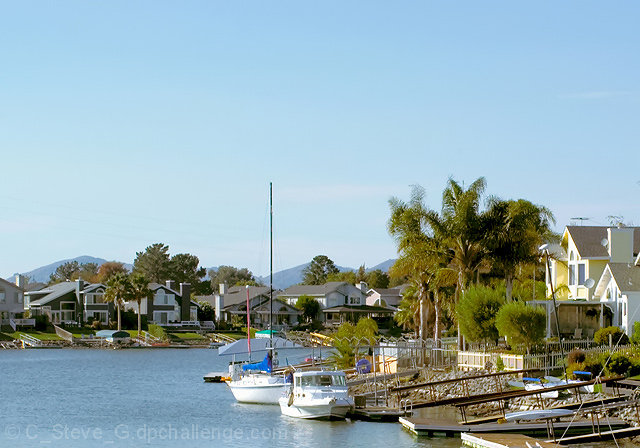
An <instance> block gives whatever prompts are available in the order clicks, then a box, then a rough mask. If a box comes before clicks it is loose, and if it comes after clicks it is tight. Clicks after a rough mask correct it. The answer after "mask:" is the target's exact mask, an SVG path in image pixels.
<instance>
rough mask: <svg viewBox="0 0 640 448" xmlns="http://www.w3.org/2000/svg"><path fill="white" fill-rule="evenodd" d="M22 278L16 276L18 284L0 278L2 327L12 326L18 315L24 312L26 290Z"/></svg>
mask: <svg viewBox="0 0 640 448" xmlns="http://www.w3.org/2000/svg"><path fill="white" fill-rule="evenodd" d="M21 279H22V278H21V277H20V276H16V283H15V284H14V283H11V282H8V281H6V280H4V279H2V278H0V317H1V319H2V325H10V320H11V319H14V318H15V316H16V314H19V313H22V312H24V290H23V289H22V285H21V284H20V283H21Z"/></svg>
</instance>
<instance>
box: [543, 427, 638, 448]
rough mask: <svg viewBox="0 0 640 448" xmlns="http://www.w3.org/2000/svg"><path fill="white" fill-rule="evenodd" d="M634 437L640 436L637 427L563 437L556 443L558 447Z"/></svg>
mask: <svg viewBox="0 0 640 448" xmlns="http://www.w3.org/2000/svg"><path fill="white" fill-rule="evenodd" d="M601 426H604V422H602V423H601ZM636 436H640V427H639V426H631V427H629V428H622V429H612V430H608V431H600V432H596V433H591V434H581V435H577V436H570V437H563V438H562V439H558V440H557V442H556V443H559V444H560V445H574V444H579V443H591V442H600V441H604V440H613V439H614V438H615V439H624V438H628V437H636Z"/></svg>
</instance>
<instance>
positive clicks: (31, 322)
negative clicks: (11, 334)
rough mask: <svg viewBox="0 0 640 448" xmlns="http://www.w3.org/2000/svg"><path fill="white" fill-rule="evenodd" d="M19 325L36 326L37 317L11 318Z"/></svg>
mask: <svg viewBox="0 0 640 448" xmlns="http://www.w3.org/2000/svg"><path fill="white" fill-rule="evenodd" d="M11 320H12V321H13V322H14V323H15V325H16V326H17V327H35V326H36V320H35V319H11Z"/></svg>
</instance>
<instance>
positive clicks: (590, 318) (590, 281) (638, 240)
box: [532, 226, 640, 338]
mask: <svg viewBox="0 0 640 448" xmlns="http://www.w3.org/2000/svg"><path fill="white" fill-rule="evenodd" d="M638 252H640V227H605V226H567V227H566V228H565V230H564V232H563V234H562V240H561V244H560V246H559V247H557V248H556V249H555V250H554V251H553V257H552V258H553V259H552V260H551V262H550V271H551V275H550V276H549V273H547V275H546V283H547V289H548V291H549V295H550V293H551V290H552V287H553V291H554V292H555V296H556V299H557V305H558V321H559V325H560V334H561V336H563V337H578V338H579V337H585V336H587V337H591V336H593V334H594V332H595V331H596V330H597V329H599V328H602V327H604V326H609V325H620V326H622V325H623V322H624V320H623V319H622V315H621V314H620V313H622V312H623V311H625V310H626V308H625V306H626V305H624V304H623V303H624V300H622V299H621V297H618V296H617V295H618V292H619V291H620V290H619V289H617V290H615V291H613V290H612V288H613V286H612V285H611V284H610V282H611V279H612V277H613V275H614V274H615V273H618V276H623V275H624V274H622V272H621V270H620V268H621V265H624V266H632V264H633V263H634V261H635V257H637V256H638ZM595 285H597V287H596V288H595V289H594V286H595ZM607 291H609V294H611V292H612V291H613V292H615V293H616V294H615V296H616V297H607V295H606V294H607ZM619 299H620V300H619ZM625 300H626V299H625ZM532 303H534V304H536V305H539V306H544V307H546V309H547V316H548V319H547V336H548V337H549V336H551V335H554V334H557V331H556V328H555V327H556V325H555V310H554V309H553V303H552V302H551V301H535V302H532ZM552 322H554V323H552ZM627 324H628V322H627ZM625 328H626V331H628V330H629V326H628V325H627V326H626V327H625Z"/></svg>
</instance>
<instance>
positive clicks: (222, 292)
mask: <svg viewBox="0 0 640 448" xmlns="http://www.w3.org/2000/svg"><path fill="white" fill-rule="evenodd" d="M219 286H220V295H225V294H226V293H227V284H226V283H220V285H219Z"/></svg>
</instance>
